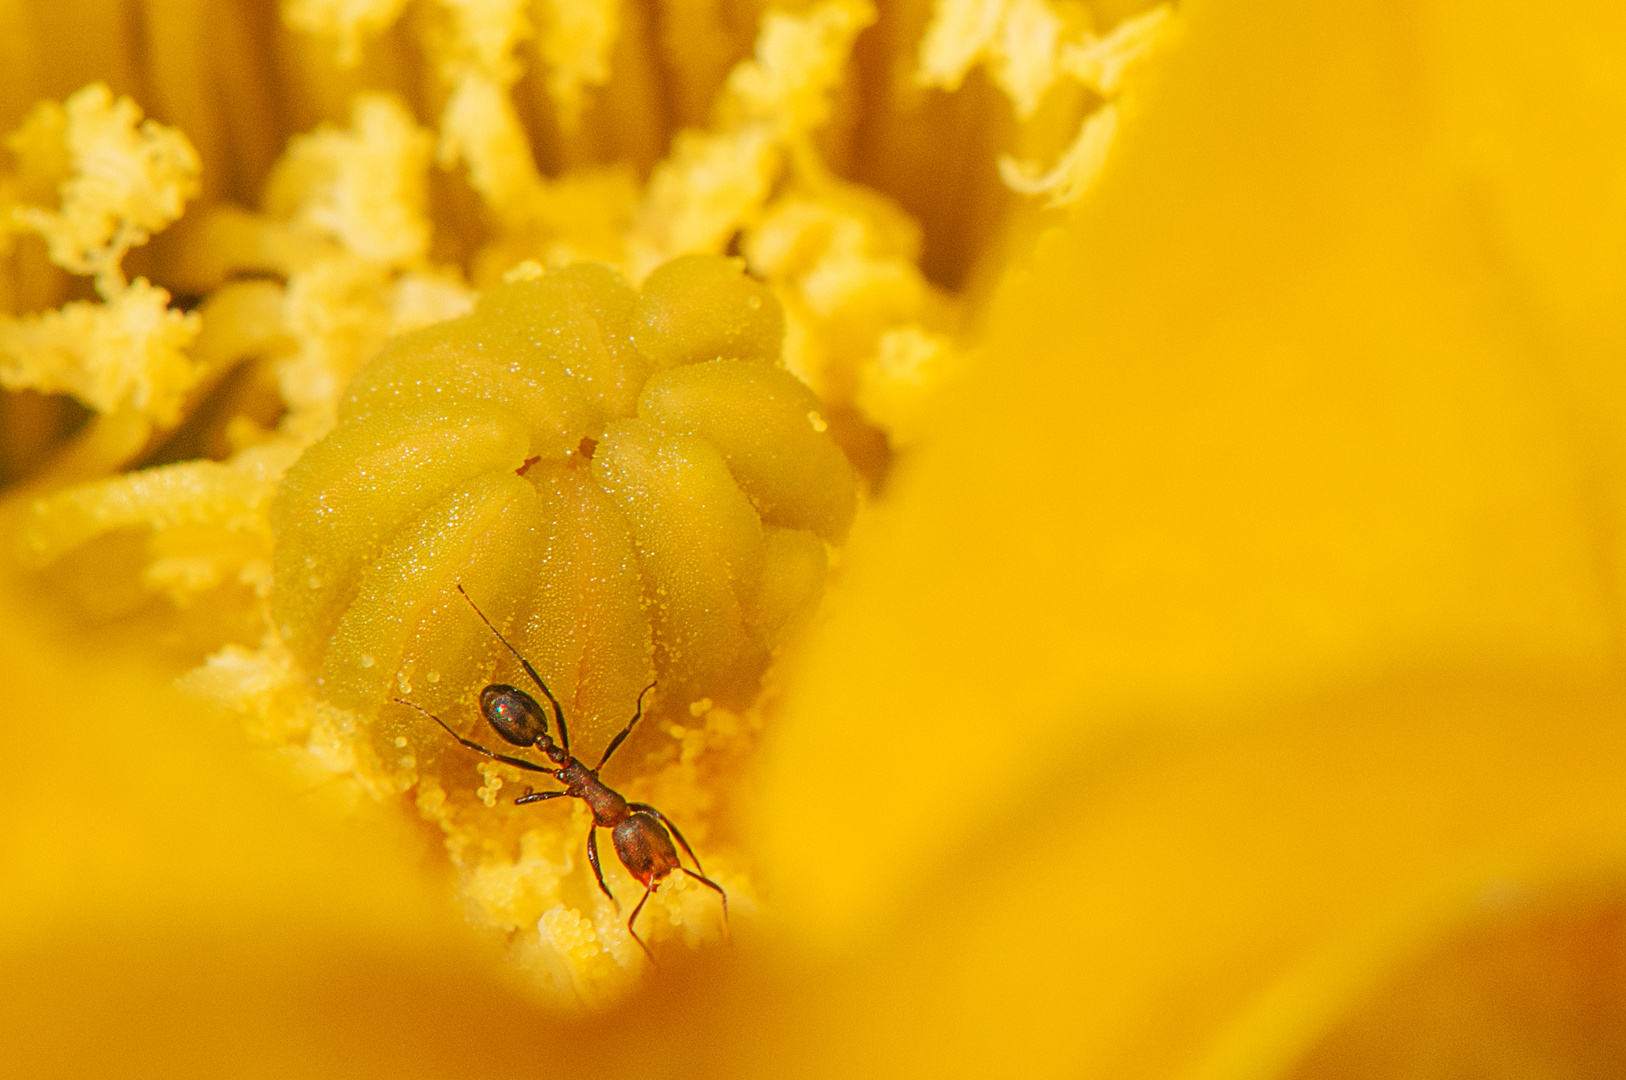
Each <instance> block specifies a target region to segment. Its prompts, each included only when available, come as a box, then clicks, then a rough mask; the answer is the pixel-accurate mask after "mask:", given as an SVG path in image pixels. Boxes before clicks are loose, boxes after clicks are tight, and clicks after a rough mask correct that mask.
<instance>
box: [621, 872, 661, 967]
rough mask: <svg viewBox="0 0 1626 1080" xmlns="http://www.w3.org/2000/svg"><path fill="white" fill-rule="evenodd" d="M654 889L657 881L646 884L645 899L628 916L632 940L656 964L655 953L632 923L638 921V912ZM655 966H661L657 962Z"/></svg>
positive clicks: (628, 928) (642, 908) (628, 927)
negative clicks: (650, 949)
mask: <svg viewBox="0 0 1626 1080" xmlns="http://www.w3.org/2000/svg"><path fill="white" fill-rule="evenodd" d="M654 891H655V883H654V882H653V881H651V882H650V883H649V884H648V885H646V886H644V896H643V899H642V900H639V901H638V906H637V907H635V908H633V909H632V914H631V915H629V916H627V933H629V934H631V935H632V940H634V941H636V942H637V943H638V947H639V948H640V949H642V950H644V955H645V956H647V957H649V962H650V963H651V964H655V954H654V953H652V952H650V951H649V946H648V945H645V944H644V939H643V938H641V937H639V936H638V931H636V930H634V929H633V928H632V924H633V923H634V922H636V921H637V919H638V913H639V912H640V911H642V910H644V902H645V901H647V900H648V899H649V894H650V893H652V892H654ZM655 966H656V967H660V965H659V964H655Z"/></svg>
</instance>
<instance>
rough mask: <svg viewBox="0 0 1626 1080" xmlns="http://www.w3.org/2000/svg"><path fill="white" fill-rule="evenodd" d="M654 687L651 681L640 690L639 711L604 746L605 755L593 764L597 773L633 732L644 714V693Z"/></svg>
mask: <svg viewBox="0 0 1626 1080" xmlns="http://www.w3.org/2000/svg"><path fill="white" fill-rule="evenodd" d="M653 689H655V684H654V683H650V684H649V685H648V686H646V687H644V688H643V689H642V690H640V691H639V692H638V711H637V712H635V713H633V714H632V719H631V720H628V721H627V726H626V727H624V728H622V729H621V734H619V735H617V736H616V737H615V738H613V739H611V740H610V745H609V746H607V747H605V748H604V756H603V757H601V758H599V759H598V764H597V765H594V766H593V771H594V772H595V773H596V772H598V771H599V770H600V769H602V768H604V763H605V762H606V761H609V760H610V755H611V754H613V753H615V749H616V747H618V746H620V745H621V744H622V743H623V742H626V740H627V736H628V735H631V734H632V725H634V724H636V723H637V722H638V720H639V718H640V717H642V716H643V715H644V695H645V694H647V693H649V692H650V691H651V690H653Z"/></svg>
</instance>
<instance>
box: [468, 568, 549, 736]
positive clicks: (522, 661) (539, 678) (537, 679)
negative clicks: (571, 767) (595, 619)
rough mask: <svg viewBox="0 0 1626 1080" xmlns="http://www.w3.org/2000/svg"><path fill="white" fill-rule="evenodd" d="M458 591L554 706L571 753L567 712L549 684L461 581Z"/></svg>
mask: <svg viewBox="0 0 1626 1080" xmlns="http://www.w3.org/2000/svg"><path fill="white" fill-rule="evenodd" d="M457 591H458V592H460V593H462V594H463V599H465V600H467V601H468V602H469V607H471V608H473V609H474V613H475V614H476V615H478V616H480V621H481V622H483V623H485V624H486V629H487V630H490V631H491V632H492V633H493V634H495V635H497V640H498V641H500V642H502V643H503V647H504V648H506V649H507V650H508V651H509V652H511V653H513V654H514V659H515V660H518V661H519V666H520V667H522V668H524V669H525V674H527V675H529V676H530V677H531V681H532V682H534V683H535V684H536V685H537V688H538V689H540V690H541V691H542V696H543V697H545V698H547V699H548V704H549V705H552V706H553V719H554V722H555V723H557V724H558V725H559V745H560V746H562V747H564V749H565V753H567V754H568V753H570V729H569V728H567V727H565V711H564V710H563V709H561V708H560V707H559V699H558V698H556V697H554V696H553V691H552V690H549V689H548V684H547V683H545V682H543V681H542V676H540V675H538V674H537V673H536V669H535V668H534V667H532V666H531V662H530V661H529V660H527V659H525V657H523V656H521V655H520V654H519V650H518V649H516V648H514V646H513V645H511V644H509V641H508V639H507V638H505V637H503V636H502V631H500V630H498V629H497V628H496V627H495V626H493V625H492V624H491V620H490V619H488V618H486V613H485V612H483V611H481V610H480V605H479V604H476V603H475V602H474V600H473V598H472V597H470V596H469V594H468V593H466V592H463V583H462V582H461V581H460V582H458V583H457Z"/></svg>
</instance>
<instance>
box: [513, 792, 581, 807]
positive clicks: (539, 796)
mask: <svg viewBox="0 0 1626 1080" xmlns="http://www.w3.org/2000/svg"><path fill="white" fill-rule="evenodd" d="M569 794H570V792H568V791H527V792H526V793H525V794H523V795H521V796H520V797H519V798H517V799H515V800H514V805H515V806H525V805H527V804H529V803H534V802H543V801H544V800H547V799H562V798H564V797H565V796H566V795H569Z"/></svg>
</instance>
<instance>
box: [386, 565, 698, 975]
mask: <svg viewBox="0 0 1626 1080" xmlns="http://www.w3.org/2000/svg"><path fill="white" fill-rule="evenodd" d="M457 591H458V592H459V593H462V595H463V599H465V600H468V602H469V607H471V608H474V613H475V614H476V615H478V616H480V621H481V622H483V623H485V624H486V626H487V628H489V629H490V630H491V632H492V633H493V634H496V635H497V640H498V641H500V642H502V643H503V645H504V646H505V647H506V648H507V649H508V651H509V652H511V653H513V654H514V659H516V660H518V661H519V663H520V666H521V667H523V668H524V669H525V674H527V675H529V676H530V677H531V681H532V682H534V683H536V685H537V688H538V689H540V690H541V691H542V696H543V697H545V698H547V699H548V704H549V705H552V706H553V720H554V722H555V723H556V724H558V725H559V741H558V742H557V743H555V742H554V741H553V738H552V736H550V735H549V734H548V719H547V714H546V713H545V712H543V710H542V707H541V706H540V705H538V704H537V703H536V699H535V698H533V697H531V695H529V694H527V693H526V692H525V691H523V690H521V689H519V688H517V687H513V686H506V685H503V684H502V683H492V684H491V685H490V686H487V687H486V688H485V689H484V690H482V691H480V713H481V715H482V716H484V717H485V718H486V722H487V723H489V724H490V725H491V726H492V727H493V728H495V729H496V732H497V734H498V735H501V736H502V737H503V738H504V739H506V740H507V741H508V742H510V743H512V744H514V745H515V746H534V747H536V748H537V749H538V750H540V751H542V753H543V754H544V755H546V756H547V758H548V760H549V761H551V762H553V764H554V766H555V767H554V768H549V767H548V766H546V765H538V764H536V763H535V762H533V761H526V760H524V759H523V758H517V757H509V756H508V755H507V754H497V753H493V752H492V751H490V750H487V749H486V748H485V747H483V746H481V745H480V744H479V743H477V742H472V741H470V740H469V739H465V738H464V737H463V736H461V735H459V734H458V733H457V732H455V731H453V730H452V729H451V728H450V727H448V726H447V724H446V721H444V720H442V719H441V718H440V717H438V716H436V715H435V714H434V713H432V712H430V711H428V710H427V709H425V708H423V707H421V706H418V705H413V704H412V702H410V701H404V700H402V699H401V698H396V699H395V701H396V703H397V704H400V705H407V706H410V707H411V708H414V709H417V710H418V711H419V712H421V713H423V714H424V715H425V716H427V717H429V719H431V720H433V721H434V722H435V723H437V724H439V725H440V726H441V727H443V728H445V729H446V733H447V734H448V735H450V736H451V737H452V738H454V739H456V740H457V741H458V742H460V743H462V744H463V745H464V746H466V747H468V748H469V749H470V750H475V751H478V752H479V753H482V754H484V755H485V756H486V757H488V758H493V759H495V760H497V761H500V762H502V763H503V764H505V765H512V766H514V767H515V768H518V769H526V770H529V771H530V772H540V773H547V774H548V775H549V776H552V777H553V778H554V779H556V780H558V781H559V782H560V783H561V784H564V785H565V789H564V790H563V791H537V792H532V791H531V789H530V788H526V789H525V794H523V795H521V796H520V797H519V798H517V799H515V800H514V805H516V806H523V805H524V804H526V803H534V802H544V801H546V800H548V799H559V798H563V797H565V796H567V795H568V796H570V797H572V798H577V799H580V800H581V801H582V802H584V803H586V804H587V805H588V807H589V808H590V809H591V810H592V811H593V824H592V826H591V827H589V828H588V830H587V861H588V863H589V864H591V865H592V867H593V876H594V877H596V878H598V887H599V888H600V889H603V890H604V895H605V896H608V897H609V898H610V902H611V903H613V904H615V906H616V910H618V911H619V910H620V908H621V904H620V901H618V900H616V898H615V894H614V893H612V892H610V887H609V886H608V885H606V884H605V883H604V871H603V870H601V869H599V865H598V830H599V828H600V827H601V826H602V827H603V828H606V829H609V830H610V839H611V840H612V841H614V843H615V853H616V855H618V856H620V858H621V865H622V866H625V867H626V868H627V872H628V873H630V874H631V875H632V876H633V877H635V878H637V879H638V881H639V882H640V883H641V884H642V885H643V886H644V895H643V897H642V899H640V900H639V901H638V906H637V907H635V908H633V909H632V915H631V916H629V917H628V919H627V933H629V934H631V935H632V940H634V941H636V942H637V943H638V945H639V947H640V948H642V949H643V950H644V954H645V955H646V956H648V957H649V960H650V963H654V961H655V954H654V953H652V952H650V951H649V946H648V945H645V944H644V939H643V938H641V937H639V936H638V932H637V931H636V930H634V929H633V928H632V924H633V923H634V922H635V921H636V920H637V918H638V913H639V912H640V911H642V910H644V903H645V902H646V901H647V900H648V899H649V896H650V894H651V893H653V892H654V891H655V886H656V885H659V884H660V883H661V882H662V881H664V880H665V879H666V876H667V875H668V874H670V873H671V872H672V871H674V870H681V871H683V872H684V873H685V874H688V875H689V876H690V877H692V878H694V879H695V880H696V881H698V882H700V884H702V885H704V886H706V887H707V888H710V889H715V890H716V891H717V895H718V896H721V897H722V898H723V926H724V927H725V928H726V927H727V926H728V894H727V893H726V892H724V891H723V887H722V886H721V885H719V884H717V883H716V882H715V881H713V880H711V878H709V877H707V876H706V873H705V867H703V866H701V865H700V860H699V859H698V858H696V857H695V853H694V849H693V848H691V847H690V846H689V842H688V841H687V840H685V839H683V834H682V833H681V832H679V831H678V827H677V826H676V825H673V824H672V823H671V822H670V821H668V820H667V818H666V816H665V815H664V814H662V813H661V812H660V811H659V810H657V809H655V808H654V807H653V806H650V805H649V804H647V803H635V802H628V801H627V800H626V799H623V798H622V797H621V796H620V795H619V794H618V793H616V792H614V791H612V790H610V788H608V787H607V786H605V784H604V782H603V781H602V780H600V779H599V778H598V771H599V770H600V769H602V768H604V765H605V763H606V762H608V761H609V760H610V755H611V754H613V753H615V751H616V748H617V747H619V746H620V745H621V744H622V743H623V742H625V741H626V738H627V736H628V735H630V734H632V726H633V725H634V724H636V723H637V722H638V720H639V718H640V717H642V716H643V714H644V696H645V695H646V694H648V693H649V692H650V691H651V690H653V689H654V688H655V684H654V683H650V684H649V685H648V686H646V687H644V688H643V690H642V691H640V692H639V694H638V711H637V712H635V713H633V715H632V719H631V720H629V721H627V726H626V727H624V728H622V729H621V734H619V735H617V736H616V737H615V738H613V739H611V740H610V745H609V746H607V747H605V749H604V756H603V757H601V758H599V759H598V764H597V765H595V766H593V767H592V768H591V769H589V768H587V767H586V766H585V765H583V764H582V763H581V762H580V761H579V760H577V759H576V758H574V757H572V756H571V754H570V730H569V729H568V728H566V727H565V713H564V710H563V709H562V708H560V707H559V700H558V699H557V698H555V697H554V696H553V691H551V690H549V689H548V684H547V683H545V682H543V681H542V676H540V675H538V674H537V673H536V669H535V668H533V667H532V666H531V664H530V661H528V660H526V659H525V657H523V656H521V655H520V653H519V650H518V649H516V648H514V646H513V645H511V644H509V642H508V639H507V638H505V637H503V636H502V633H501V632H500V631H498V629H497V628H496V627H495V626H493V625H492V624H491V620H490V619H488V618H486V614H485V612H483V611H481V610H480V608H479V605H477V604H476V603H475V602H474V601H473V599H471V598H470V597H469V594H468V593H466V592H463V586H462V585H461V584H459V585H458V586H457ZM668 830H670V832H671V835H670V836H669V835H667V832H668ZM673 836H675V837H677V842H678V843H679V844H681V845H683V850H684V851H685V852H687V853H688V856H689V858H690V859H691V860H693V862H694V865H695V869H694V870H690V869H689V868H688V867H686V866H684V865H682V864H681V863H680V862H679V861H678V857H677V850H676V849H675V848H674V847H673V846H672V837H673ZM697 871H698V872H697Z"/></svg>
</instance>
